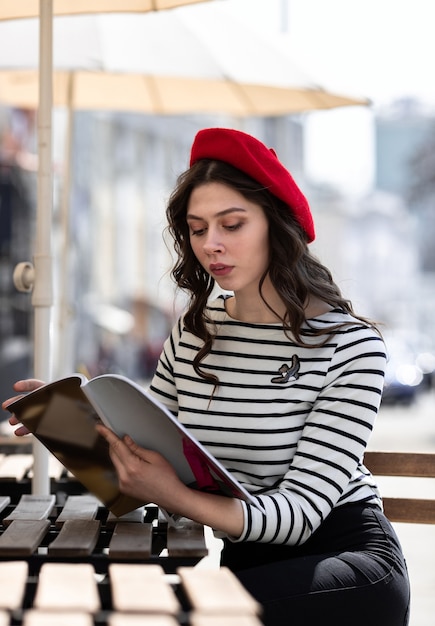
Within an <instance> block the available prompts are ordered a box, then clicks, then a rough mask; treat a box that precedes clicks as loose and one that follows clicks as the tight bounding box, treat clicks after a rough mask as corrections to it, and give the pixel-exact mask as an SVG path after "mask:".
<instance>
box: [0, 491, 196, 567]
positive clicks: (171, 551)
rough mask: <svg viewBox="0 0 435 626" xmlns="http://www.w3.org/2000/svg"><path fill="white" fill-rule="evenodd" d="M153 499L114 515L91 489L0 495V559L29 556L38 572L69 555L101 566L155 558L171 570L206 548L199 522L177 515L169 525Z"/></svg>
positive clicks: (191, 562)
mask: <svg viewBox="0 0 435 626" xmlns="http://www.w3.org/2000/svg"><path fill="white" fill-rule="evenodd" d="M159 513H160V511H159V509H158V508H157V507H156V506H155V505H148V506H146V507H145V506H144V507H141V508H140V509H137V510H135V511H132V512H131V513H129V514H127V515H125V516H122V517H118V518H117V517H115V516H114V515H113V514H111V513H110V512H108V510H107V509H105V508H104V507H102V506H101V504H100V503H99V502H98V501H97V500H96V499H95V498H94V497H93V496H90V495H86V494H85V495H81V496H68V498H67V499H66V501H65V503H64V504H62V505H60V506H58V505H57V504H56V503H55V496H54V495H49V496H38V495H33V494H25V495H22V496H21V498H20V500H19V501H18V503H16V504H11V503H10V498H9V497H4V498H1V497H0V562H1V561H2V560H5V559H10V558H28V559H29V563H32V571H35V572H37V571H38V569H39V567H40V566H41V565H42V564H43V563H44V560H45V559H47V558H48V559H49V560H54V561H55V560H62V559H74V560H81V561H83V562H88V563H92V564H93V565H95V566H97V565H98V567H99V568H100V570H101V572H104V571H106V569H107V566H108V564H109V563H110V562H113V561H145V562H146V561H149V562H157V563H160V564H161V565H163V564H164V565H165V567H166V568H167V569H168V571H170V570H171V569H172V570H174V568H175V567H177V566H180V565H193V564H196V563H197V562H198V561H199V560H201V559H202V558H203V557H204V556H207V554H208V548H207V544H206V539H205V534H204V526H202V525H201V524H197V523H195V522H192V521H191V520H188V519H184V518H182V519H180V520H179V523H178V525H177V526H176V527H172V526H169V525H168V523H167V521H166V519H165V518H164V517H163V516H161V515H160V514H159Z"/></svg>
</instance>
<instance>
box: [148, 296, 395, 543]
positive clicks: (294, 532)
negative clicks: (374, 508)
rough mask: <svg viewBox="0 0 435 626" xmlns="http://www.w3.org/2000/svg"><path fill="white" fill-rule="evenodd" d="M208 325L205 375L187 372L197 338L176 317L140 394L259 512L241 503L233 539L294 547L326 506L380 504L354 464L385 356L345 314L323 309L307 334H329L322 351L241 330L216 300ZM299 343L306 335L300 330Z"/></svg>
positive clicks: (259, 329)
mask: <svg viewBox="0 0 435 626" xmlns="http://www.w3.org/2000/svg"><path fill="white" fill-rule="evenodd" d="M209 314H210V316H211V317H212V318H213V320H214V321H215V324H216V330H217V336H216V339H215V341H214V343H213V349H212V351H211V353H210V354H209V355H208V356H207V358H206V359H205V360H204V361H203V369H204V371H209V372H212V373H213V374H215V375H216V376H217V377H218V378H219V386H218V388H217V389H216V390H215V391H214V393H213V389H214V385H213V383H210V382H208V381H206V380H204V379H202V378H200V377H199V376H197V374H196V373H195V372H194V370H193V367H192V360H193V357H194V355H195V353H196V352H197V350H198V349H199V347H200V345H201V342H200V340H199V339H198V338H196V337H194V336H193V335H191V334H190V333H188V332H187V331H186V330H185V329H184V328H183V322H182V319H181V320H180V321H179V323H178V324H177V325H176V326H175V327H174V329H173V332H172V335H171V337H170V338H169V339H168V340H167V341H166V343H165V346H164V350H163V353H162V356H161V359H160V362H159V365H158V369H157V372H156V375H155V377H154V379H153V381H152V385H151V389H150V391H151V393H152V394H153V395H154V396H155V397H157V398H158V399H159V400H160V401H161V402H163V403H164V404H165V405H166V406H167V407H168V408H169V409H170V410H171V411H173V412H174V413H177V414H178V417H179V419H180V421H181V422H182V423H183V424H185V425H186V426H187V427H188V428H189V430H191V432H192V433H193V434H194V435H195V437H197V439H199V440H200V441H201V443H203V444H204V445H205V446H206V447H207V448H208V449H209V450H210V451H211V452H212V454H214V455H215V456H216V457H217V458H218V459H219V460H220V461H221V462H222V463H223V464H224V465H225V467H226V468H227V469H228V470H229V471H230V472H231V473H233V474H234V475H235V477H236V478H237V479H238V480H239V481H240V482H241V483H243V485H244V486H245V487H246V488H247V489H248V490H249V491H250V492H251V493H253V494H256V495H257V496H258V498H260V499H261V501H262V503H263V506H264V507H265V510H266V513H265V514H263V513H261V512H260V511H259V510H257V509H255V507H252V506H249V505H245V504H243V506H244V510H245V528H244V532H243V534H242V536H241V537H240V538H239V539H238V540H240V541H262V542H271V543H282V544H289V545H296V544H299V543H302V542H304V541H306V540H307V539H308V537H310V535H311V534H312V532H313V531H314V530H315V529H316V528H317V527H318V526H319V524H320V523H321V522H322V520H323V519H325V517H326V516H327V515H328V514H329V512H330V511H331V509H332V508H333V507H334V506H338V505H342V504H345V503H348V502H353V501H358V500H365V501H368V502H372V503H377V504H379V506H382V505H381V500H380V496H379V493H378V491H377V489H376V486H375V484H374V481H373V479H372V477H371V476H370V474H369V473H368V472H367V470H366V469H365V468H364V467H363V466H361V465H360V461H361V459H362V456H363V453H364V450H365V447H366V444H367V441H368V439H369V436H370V433H371V431H372V428H373V423H374V420H375V417H376V413H377V410H378V407H379V404H380V399H381V391H382V386H383V375H384V367H385V348H384V344H383V342H382V340H381V339H380V337H379V336H378V335H377V334H376V333H375V332H374V331H373V330H372V329H370V328H368V327H366V326H365V325H364V324H362V323H361V322H359V321H358V320H354V319H353V318H351V317H350V316H349V315H348V314H347V313H343V312H341V311H331V312H329V313H327V314H324V315H322V316H320V317H318V318H315V319H313V320H310V325H311V326H322V327H326V326H330V327H331V328H333V327H335V326H336V325H337V324H340V323H342V322H349V321H350V322H352V323H351V324H349V325H346V326H344V327H342V328H341V329H339V330H338V331H337V332H335V334H334V335H332V337H331V339H330V340H329V341H328V342H327V343H326V344H325V345H324V346H322V347H301V346H298V345H297V344H295V343H293V342H292V341H291V340H290V339H289V338H288V337H287V336H286V335H285V334H284V332H283V330H282V328H281V327H280V325H278V324H270V325H268V324H263V325H261V324H245V323H242V322H238V321H237V320H234V319H231V318H229V317H228V316H227V314H226V312H225V308H224V301H223V298H222V297H220V298H218V299H216V300H215V301H213V302H212V303H210V305H209ZM305 337H306V340H307V342H311V343H312V344H313V343H315V342H316V341H317V340H316V339H315V338H310V332H309V329H308V328H307V332H306V335H305Z"/></svg>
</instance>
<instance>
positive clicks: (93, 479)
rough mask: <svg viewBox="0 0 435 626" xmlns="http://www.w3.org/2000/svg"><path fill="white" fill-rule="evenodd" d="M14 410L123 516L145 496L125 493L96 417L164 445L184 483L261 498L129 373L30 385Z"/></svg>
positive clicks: (147, 443) (152, 445) (148, 443)
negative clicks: (134, 380)
mask: <svg viewBox="0 0 435 626" xmlns="http://www.w3.org/2000/svg"><path fill="white" fill-rule="evenodd" d="M8 410H9V411H10V412H11V413H15V415H16V416H17V418H18V419H19V420H20V422H21V423H22V424H23V425H24V426H26V427H27V428H28V430H29V431H30V432H31V433H33V434H34V435H35V437H36V438H37V439H38V440H39V441H41V443H42V444H43V445H44V446H45V447H46V448H47V449H48V450H49V451H50V452H51V453H52V454H53V455H54V456H55V457H56V458H57V459H58V460H59V461H60V462H61V463H62V464H63V465H64V466H65V467H66V468H67V469H68V470H69V471H70V472H71V473H72V474H73V475H74V476H75V477H76V478H77V479H78V480H79V481H80V482H81V483H82V484H83V485H84V486H85V487H86V488H87V489H88V490H89V491H90V492H91V493H93V494H94V495H95V496H96V497H97V498H98V499H99V500H101V502H102V503H103V504H104V505H105V506H106V507H107V508H109V509H110V510H111V511H112V513H114V514H115V515H117V516H120V515H124V514H125V513H128V512H129V511H131V510H133V509H135V508H138V507H139V506H141V505H143V504H145V503H144V502H140V501H138V500H135V499H133V498H130V497H128V496H124V495H123V494H121V493H120V491H119V488H118V480H117V475H116V471H115V469H114V467H113V464H112V461H111V459H110V456H109V451H108V450H109V449H108V444H107V442H106V441H105V439H104V438H103V437H101V436H100V435H99V434H98V432H97V431H96V429H95V423H96V421H97V420H101V421H102V422H103V423H104V424H106V426H108V427H109V428H111V429H112V430H113V431H114V432H115V433H116V434H117V435H118V436H120V437H122V436H123V435H124V434H129V435H130V436H131V437H132V439H133V440H134V441H135V442H136V443H137V444H139V445H140V446H142V447H144V448H148V449H151V450H156V451H158V452H160V453H161V454H162V455H163V456H164V457H165V458H166V459H168V461H170V462H171V464H172V465H173V467H174V469H175V471H176V472H177V474H178V476H179V478H180V480H182V481H183V482H184V483H185V484H186V485H189V486H191V487H193V488H196V489H201V490H206V491H209V492H216V493H221V494H223V495H227V496H233V497H237V498H240V499H243V500H246V501H249V502H251V503H252V504H254V505H255V506H259V505H258V502H257V501H256V500H255V499H254V498H253V497H252V496H251V495H250V494H249V492H248V491H247V490H246V489H245V488H244V487H243V486H242V485H240V483H238V481H236V480H235V479H234V477H233V476H232V475H231V474H230V473H229V472H228V471H227V470H226V468H225V467H224V466H223V465H222V464H221V463H219V461H217V459H215V458H214V457H213V456H212V455H211V454H210V453H209V452H208V450H207V449H206V448H205V447H204V446H202V445H201V444H200V443H199V442H198V441H197V440H196V439H195V438H194V437H193V436H192V435H191V434H190V433H189V432H188V430H187V429H186V428H185V427H184V426H183V425H182V424H181V423H180V422H179V421H178V420H177V419H176V417H174V416H173V415H172V414H171V413H170V412H169V411H168V410H167V409H166V407H165V406H164V405H162V404H161V403H159V402H158V401H157V400H155V399H154V398H153V397H152V396H151V395H149V394H148V393H147V392H146V391H145V390H144V389H143V388H141V387H140V386H139V385H137V384H136V383H134V382H133V381H131V380H129V379H128V378H125V377H123V376H119V375H114V374H105V375H102V376H97V377H96V378H93V379H91V380H87V378H86V377H85V376H83V375H82V374H74V375H73V376H70V377H67V378H63V379H61V380H58V381H55V382H52V383H48V384H47V385H44V386H43V387H40V388H39V389H36V390H35V391H32V392H30V393H29V394H27V395H26V396H23V397H22V398H20V399H19V400H16V401H15V402H13V403H12V404H11V405H9V407H8Z"/></svg>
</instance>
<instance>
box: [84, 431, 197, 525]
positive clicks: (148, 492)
mask: <svg viewBox="0 0 435 626" xmlns="http://www.w3.org/2000/svg"><path fill="white" fill-rule="evenodd" d="M96 429H97V430H98V432H99V433H100V434H101V435H102V436H103V437H104V438H105V439H106V441H107V442H108V444H109V446H110V458H111V459H112V462H113V465H114V466H115V469H116V471H117V474H118V481H119V488H120V490H121V492H122V493H124V494H126V495H128V496H133V497H135V498H138V499H140V500H143V501H144V502H154V503H155V504H157V505H158V506H160V507H162V508H164V509H167V510H168V511H171V513H179V507H180V506H181V507H183V494H184V496H187V495H188V492H189V491H190V489H189V488H188V487H186V485H184V483H183V482H182V481H181V480H180V479H179V478H178V476H177V474H176V472H175V470H174V468H173V467H172V465H171V464H170V463H168V461H167V460H166V459H165V458H164V457H163V456H162V455H161V454H159V453H158V452H154V451H153V450H146V449H145V448H142V447H141V446H138V445H137V444H136V443H135V442H134V441H133V439H132V438H131V437H129V436H128V435H125V436H124V437H123V438H122V439H120V438H119V437H118V436H117V435H116V434H115V433H114V432H113V431H111V430H110V429H109V428H106V426H103V425H102V424H97V426H96Z"/></svg>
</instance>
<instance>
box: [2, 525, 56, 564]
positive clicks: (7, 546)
mask: <svg viewBox="0 0 435 626" xmlns="http://www.w3.org/2000/svg"><path fill="white" fill-rule="evenodd" d="M49 528H50V520H48V519H42V520H14V521H13V522H12V523H11V524H9V526H8V527H7V528H6V530H5V531H4V533H3V534H2V535H1V536H0V556H6V557H8V558H9V557H24V556H30V555H32V554H33V553H34V552H35V551H36V550H37V548H38V547H39V544H40V543H41V541H42V539H43V538H44V537H45V535H46V533H47V531H48V529H49Z"/></svg>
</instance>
